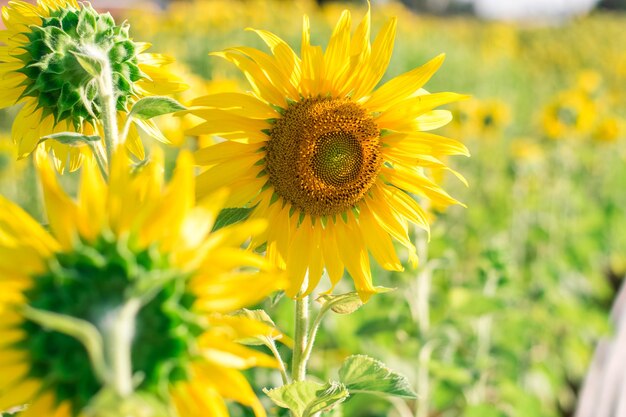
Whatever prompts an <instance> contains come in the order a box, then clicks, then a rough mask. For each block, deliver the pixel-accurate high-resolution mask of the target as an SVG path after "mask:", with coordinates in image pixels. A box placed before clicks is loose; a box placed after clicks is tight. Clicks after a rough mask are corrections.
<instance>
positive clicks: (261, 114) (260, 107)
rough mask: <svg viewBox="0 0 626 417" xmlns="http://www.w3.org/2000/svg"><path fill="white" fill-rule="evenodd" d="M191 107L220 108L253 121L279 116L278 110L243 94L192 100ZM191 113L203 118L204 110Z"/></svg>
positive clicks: (222, 94)
mask: <svg viewBox="0 0 626 417" xmlns="http://www.w3.org/2000/svg"><path fill="white" fill-rule="evenodd" d="M190 105H191V106H205V107H212V108H218V109H222V110H225V111H228V112H230V113H232V114H236V115H238V116H245V117H249V118H252V119H268V118H271V117H277V116H279V114H278V113H277V112H276V110H274V109H273V108H272V107H270V106H269V105H267V104H266V103H264V102H263V101H261V100H259V99H258V98H256V97H254V96H252V95H250V94H242V93H217V94H211V95H208V96H203V97H198V98H196V99H194V100H192V101H191V103H190ZM191 113H193V114H196V115H198V116H200V117H202V109H192V111H191Z"/></svg>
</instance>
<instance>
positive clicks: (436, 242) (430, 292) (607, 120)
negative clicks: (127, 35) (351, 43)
mask: <svg viewBox="0 0 626 417" xmlns="http://www.w3.org/2000/svg"><path fill="white" fill-rule="evenodd" d="M4 3H6V2H4ZM93 4H94V5H95V6H96V7H97V8H99V9H102V10H103V11H104V10H109V11H111V13H112V14H114V15H115V17H116V18H117V19H119V21H121V20H123V19H127V20H128V21H129V22H130V24H131V34H132V36H133V37H134V39H135V40H136V41H146V42H150V43H152V44H153V47H152V49H151V51H154V52H160V53H166V54H169V55H171V56H173V57H174V58H175V59H176V63H174V64H172V65H173V68H174V69H175V71H177V73H178V74H179V76H181V77H182V78H183V79H184V80H185V81H186V82H187V83H188V84H189V85H190V90H189V91H188V92H186V93H184V94H183V95H181V97H179V99H180V100H181V101H183V102H184V101H187V100H189V99H191V98H193V97H197V96H200V95H204V94H206V93H207V92H212V91H223V90H228V89H241V90H245V89H246V88H247V87H246V84H245V82H244V80H242V79H241V76H240V74H239V73H238V72H237V71H236V70H235V69H234V68H232V67H231V66H230V65H228V64H227V63H225V62H222V61H221V60H220V59H219V58H217V57H210V56H208V54H209V52H212V51H218V50H221V49H222V48H225V47H228V46H235V45H247V46H255V47H260V48H262V47H263V46H262V45H261V42H260V41H259V40H258V39H257V38H256V37H255V35H254V34H253V33H250V32H246V31H244V30H243V29H244V28H246V27H254V28H262V29H268V30H271V31H273V32H275V33H277V34H278V35H280V36H281V37H283V38H284V39H286V40H287V41H288V42H289V43H290V45H292V46H293V48H294V49H295V50H296V51H297V50H298V48H299V45H300V36H301V21H302V15H303V14H308V15H309V16H310V17H311V20H312V25H311V26H312V32H313V33H312V40H313V42H314V43H317V44H321V45H325V44H326V42H327V40H328V37H329V35H330V32H331V30H332V27H333V25H334V23H335V22H336V20H337V18H338V17H339V14H340V13H341V11H342V10H343V9H344V8H346V7H348V8H350V10H352V12H353V20H354V21H355V22H356V21H358V20H360V18H361V16H363V14H364V13H365V10H366V7H367V4H366V2H365V1H352V2H343V3H338V2H330V1H319V2H315V1H306V0H302V1H280V0H250V1H236V0H231V1H227V0H221V1H220V0H206V1H200V0H197V1H165V0H161V1H155V2H145V1H131V0H126V1H123V2H122V1H114V0H109V1H105V0H102V1H94V2H93ZM624 9H626V1H625V0H604V1H595V0H552V1H549V0H515V1H513V0H511V1H502V0H474V1H471V0H458V1H453V0H405V1H404V3H400V2H397V1H374V0H372V21H373V27H374V30H373V31H372V33H376V31H377V29H378V28H380V27H381V26H382V24H383V23H384V22H385V21H386V20H387V19H389V18H390V17H392V16H397V17H398V19H399V22H398V36H397V39H396V45H395V50H394V55H393V58H392V61H391V65H390V67H389V69H388V71H387V74H386V76H385V79H389V78H392V77H394V76H396V75H399V74H401V73H403V72H405V71H407V70H409V69H412V68H414V67H416V66H419V65H421V64H423V63H425V62H426V61H427V60H429V59H431V58H433V57H435V56H436V55H438V54H439V53H441V52H445V53H446V54H447V59H446V62H445V63H444V65H443V67H442V68H441V69H440V70H439V72H438V73H437V74H436V75H435V76H434V78H433V79H432V80H431V81H430V82H429V84H428V85H427V86H426V88H427V89H428V90H429V91H432V92H439V91H455V92H461V93H468V94H471V95H472V97H473V98H472V99H471V100H468V101H466V102H463V103H460V104H458V105H456V106H451V107H449V109H450V110H451V111H452V112H453V113H454V116H455V119H454V121H453V122H452V123H451V124H450V125H449V126H447V127H445V128H443V129H440V131H439V132H435V133H439V134H445V135H447V136H450V137H454V138H457V139H460V140H461V141H462V142H464V143H465V144H466V145H467V147H468V148H469V149H470V152H471V153H472V157H471V158H464V157H456V158H453V159H451V160H449V161H447V162H448V163H449V164H450V166H452V167H453V168H454V169H455V170H456V171H458V172H460V173H462V174H463V175H464V176H465V177H466V178H467V180H468V182H469V187H465V186H464V185H463V183H462V181H460V180H459V179H458V178H456V177H455V175H453V174H452V173H451V172H447V171H443V172H442V171H433V172H431V175H432V176H433V177H435V178H436V179H437V180H438V181H442V182H444V183H445V188H446V190H448V191H449V192H450V194H452V195H453V196H454V197H456V198H457V199H459V200H461V201H462V202H464V203H465V204H466V205H467V208H462V207H456V206H455V207H450V208H447V209H445V210H444V209H443V208H439V207H430V211H431V212H432V219H433V226H432V227H433V230H432V236H431V238H430V242H427V237H426V236H425V235H423V234H421V233H419V232H417V231H416V232H414V236H415V240H416V242H417V246H418V248H419V251H420V260H421V263H420V265H419V267H418V268H417V269H416V270H413V269H409V268H407V270H406V271H404V272H401V273H389V272H386V271H382V270H377V271H376V273H375V276H376V284H377V285H384V286H387V287H393V288H396V290H395V291H394V292H392V293H388V294H383V295H381V296H378V297H374V299H373V300H372V301H371V302H369V303H368V304H367V305H365V306H364V307H363V308H362V309H360V310H359V311H357V312H356V313H354V314H352V315H350V316H335V317H332V318H330V319H328V320H326V321H325V323H324V324H323V326H324V328H323V330H322V332H321V335H320V336H319V341H318V345H317V349H316V350H317V352H316V353H315V356H314V357H313V360H312V363H311V369H312V372H313V373H314V374H315V375H316V376H317V377H319V378H321V379H327V378H328V377H329V376H330V375H333V373H335V372H336V368H337V366H338V364H339V363H340V361H341V359H342V358H344V357H345V356H347V355H348V354H351V353H359V352H361V353H367V354H369V355H370V356H374V357H377V358H379V359H381V360H383V361H384V362H385V363H387V364H388V365H390V366H391V367H392V368H395V369H397V370H400V371H402V372H403V373H405V374H407V376H408V377H409V379H410V381H411V383H412V384H413V385H414V386H415V389H416V390H417V392H418V393H419V395H420V398H419V399H418V400H417V401H410V402H406V401H400V400H398V401H395V400H394V402H388V401H387V400H384V399H378V398H364V399H359V398H356V399H354V400H350V401H348V402H347V403H346V406H345V408H344V411H343V415H345V416H349V417H382V416H400V417H409V416H414V417H454V416H463V417H526V416H528V417H531V416H532V417H565V416H573V415H574V413H575V412H576V404H577V399H579V398H581V397H583V396H586V397H587V399H588V400H587V401H590V402H589V403H590V404H592V406H591V408H589V410H591V411H590V414H584V412H583V411H581V410H579V411H578V414H577V416H578V417H587V416H594V417H605V416H607V417H608V416H618V414H610V412H612V411H610V410H617V405H615V404H617V403H618V401H620V400H619V398H620V397H619V395H617V394H616V396H614V397H613V398H612V399H611V398H608V399H606V398H605V399H604V400H603V401H609V402H610V401H614V403H611V404H613V405H608V406H607V407H608V409H609V411H607V414H602V411H599V410H600V408H601V407H600V405H599V403H598V401H599V400H598V399H597V398H596V397H594V395H596V394H597V393H594V392H593V390H590V389H588V388H587V389H583V381H584V378H585V375H587V372H588V369H589V365H590V363H591V361H592V358H593V355H594V349H595V347H596V345H597V343H598V342H599V341H601V340H603V341H604V342H603V343H605V349H603V350H602V351H601V352H600V353H599V354H598V356H596V362H595V367H596V368H595V369H600V370H601V369H602V367H603V366H604V365H603V360H604V361H606V360H607V358H608V357H611V355H613V356H615V355H617V353H618V352H619V349H620V346H618V345H616V344H615V343H616V342H612V340H614V338H615V335H616V334H617V333H619V320H618V319H617V318H618V315H619V313H620V312H621V310H620V309H619V307H620V305H621V304H620V303H622V302H623V301H619V300H621V299H618V298H616V297H617V294H618V291H619V289H620V287H621V286H622V282H623V278H624V275H625V273H626V216H625V215H624V207H626V192H625V190H626V166H625V165H626V142H625V140H626V133H625V132H626V130H625V128H626V125H625V123H626V101H625V100H626V49H625V45H626V30H625V28H626V15H625V14H623V10H624ZM231 80H235V81H231ZM14 114H15V109H10V110H6V111H2V112H0V127H1V130H0V131H1V132H2V139H0V192H2V194H3V195H5V196H7V197H9V198H11V199H13V200H16V201H18V202H20V204H22V206H24V207H25V208H26V209H27V210H28V211H30V212H31V213H32V214H34V215H36V216H40V217H41V213H40V205H39V196H38V191H37V184H36V178H35V176H34V175H33V173H32V169H31V166H30V164H31V162H30V161H28V160H23V161H15V158H14V154H13V147H12V145H11V143H10V139H9V133H8V132H9V129H10V124H11V120H12V117H13V115H14ZM192 124H193V121H190V120H186V119H176V118H164V120H161V126H162V128H163V129H164V131H165V133H166V136H168V137H169V138H170V139H171V140H172V141H173V142H174V143H175V144H176V145H185V146H188V147H192V148H193V147H196V146H198V144H199V143H206V142H210V141H211V138H190V137H186V136H185V135H184V134H183V131H184V129H185V128H186V127H189V126H190V125H192ZM169 149H170V151H169V152H170V153H171V154H174V153H175V152H176V148H175V147H171V148H169ZM16 178H17V180H16ZM66 181H68V182H69V183H71V182H72V181H73V177H72V176H70V177H67V179H66ZM346 285H347V284H346ZM339 290H345V291H349V290H350V288H349V287H348V286H346V287H345V288H340V289H339ZM616 300H618V301H616ZM265 307H266V308H267V309H268V310H269V311H270V315H271V316H272V317H273V318H274V320H275V321H276V322H277V323H279V325H282V326H283V328H284V329H285V330H286V331H287V332H289V331H290V330H291V327H290V326H291V323H290V320H291V318H290V317H291V314H292V313H291V308H292V306H291V304H290V303H289V302H287V300H282V301H280V302H277V303H275V304H272V305H270V304H268V305H266V306H265ZM612 308H613V318H611V316H610V314H611V309H612ZM607 347H608V348H607ZM611 349H612V350H611ZM621 351H622V352H626V346H622V347H621ZM285 355H288V353H287V352H285ZM618 363H619V362H618ZM622 364H623V361H622ZM622 369H624V368H622ZM617 374H618V375H617V376H615V375H614V377H615V378H617V379H613V380H606V375H607V373H606V372H599V373H597V372H596V373H592V374H591V375H592V376H590V377H589V378H592V381H591V385H593V386H595V387H603V386H607V385H602V384H609V385H608V386H615V384H617V386H618V388H619V387H620V386H622V385H623V386H626V384H623V383H622V385H619V384H620V383H621V382H620V381H622V378H623V377H621V376H620V375H621V374H620V368H618V369H617ZM622 374H623V372H622ZM250 376H251V378H252V379H253V380H255V381H257V383H256V385H257V387H256V388H257V389H260V388H261V387H263V386H264V385H272V384H275V383H277V380H276V378H277V375H273V374H271V375H270V374H266V373H263V372H261V371H257V373H255V374H251V375H250ZM593 378H595V379H593ZM588 386H589V384H588ZM609 397H610V395H609ZM621 398H626V396H622V397H621ZM624 401H626V400H624ZM624 406H625V405H624V404H623V405H622V407H624ZM607 407H605V408H607ZM273 411H275V412H277V413H278V410H273ZM615 413H617V411H615ZM233 414H234V415H235V416H237V415H242V416H243V415H245V412H244V410H239V409H236V408H233Z"/></svg>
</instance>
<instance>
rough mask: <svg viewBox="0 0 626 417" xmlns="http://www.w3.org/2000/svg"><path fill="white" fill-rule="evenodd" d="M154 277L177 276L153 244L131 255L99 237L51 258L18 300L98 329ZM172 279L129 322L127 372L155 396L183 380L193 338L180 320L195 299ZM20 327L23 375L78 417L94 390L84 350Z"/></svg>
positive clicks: (193, 328)
mask: <svg viewBox="0 0 626 417" xmlns="http://www.w3.org/2000/svg"><path fill="white" fill-rule="evenodd" d="M155 273H158V274H159V276H161V277H162V276H163V275H162V274H174V275H173V276H179V277H181V278H183V277H184V275H183V274H182V273H181V272H179V271H177V270H175V269H173V268H172V267H171V266H170V265H169V261H168V259H167V257H166V256H163V255H162V254H160V253H159V251H158V250H157V248H155V247H150V248H148V249H144V250H139V251H135V250H133V249H132V248H131V247H129V246H128V245H127V244H126V243H125V242H122V241H118V240H117V239H115V238H113V237H111V236H107V237H104V236H101V237H100V238H98V239H97V240H96V241H95V242H92V243H84V244H82V245H77V246H76V247H75V248H74V249H73V250H72V251H71V252H67V253H58V254H56V255H55V257H54V258H53V259H51V261H50V262H49V268H48V270H47V272H45V273H43V274H41V275H39V276H36V277H34V280H33V282H34V286H33V287H32V288H31V289H30V290H28V291H27V292H26V298H27V299H28V300H29V301H28V304H29V305H30V306H31V307H33V308H36V309H41V310H46V311H52V312H55V313H60V314H65V315H68V316H73V317H78V318H81V319H83V320H87V321H89V322H91V323H93V324H95V325H96V326H97V327H98V326H101V325H102V319H103V317H104V316H105V315H106V313H107V311H110V310H111V309H112V308H115V307H117V306H119V305H120V304H121V303H122V302H123V300H124V295H125V293H127V292H128V291H130V289H131V287H132V285H133V283H136V282H137V281H138V280H141V279H145V278H147V277H148V275H149V274H155ZM180 281H181V280H180V279H179V280H176V279H174V280H172V281H170V283H169V284H166V285H165V287H164V288H163V289H162V290H161V291H160V292H159V294H158V295H157V296H156V297H154V299H152V301H150V302H149V303H148V304H146V305H145V306H144V307H143V308H142V310H141V311H140V313H139V315H138V317H137V323H136V330H135V337H134V340H133V349H132V361H133V371H134V372H140V373H142V374H143V376H144V379H143V380H142V382H141V385H140V387H139V388H140V389H142V390H146V391H148V392H152V393H155V394H159V392H160V391H159V390H161V389H162V388H163V387H164V386H167V384H168V383H171V382H173V381H176V380H180V379H187V373H186V365H187V364H188V363H189V361H190V360H191V356H190V355H191V353H190V344H191V340H192V339H193V338H195V337H196V336H197V335H199V334H200V333H201V329H199V328H198V327H197V325H195V324H193V323H190V322H189V320H188V319H187V317H188V316H189V315H190V313H189V311H188V310H189V309H190V308H191V305H192V303H193V302H194V300H195V297H194V296H193V295H192V294H190V293H187V292H185V291H184V290H181V288H180V287H181V286H180V285H179V283H180ZM21 326H22V330H23V331H24V332H25V333H26V334H27V337H26V338H25V339H24V340H23V341H22V342H20V345H19V346H18V348H20V349H22V350H25V351H27V352H28V354H29V356H30V358H31V362H30V363H31V368H30V371H29V376H31V377H33V378H37V379H39V380H42V381H45V383H46V384H47V386H46V388H47V389H48V390H51V391H52V392H54V393H55V397H56V398H57V399H58V400H59V401H69V402H70V404H71V405H72V411H73V415H78V414H79V411H80V410H81V409H82V408H83V407H85V405H87V403H88V402H89V400H90V399H91V398H92V397H93V395H95V394H96V393H97V392H98V390H99V389H100V388H101V386H100V384H99V383H98V381H97V380H96V377H95V375H94V374H93V371H92V368H91V364H90V362H89V359H88V356H87V353H86V351H85V348H84V347H83V345H82V344H80V343H79V342H78V341H77V340H76V339H74V338H72V337H70V336H67V335H65V334H62V333H58V332H54V331H52V332H51V331H45V330H44V329H42V328H41V327H40V326H39V325H38V324H36V323H34V322H30V321H25V322H24V323H23V324H22V325H21Z"/></svg>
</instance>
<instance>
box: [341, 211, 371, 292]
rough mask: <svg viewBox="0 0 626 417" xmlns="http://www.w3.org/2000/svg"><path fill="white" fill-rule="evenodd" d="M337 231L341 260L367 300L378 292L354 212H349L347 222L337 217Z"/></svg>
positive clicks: (358, 290)
mask: <svg viewBox="0 0 626 417" xmlns="http://www.w3.org/2000/svg"><path fill="white" fill-rule="evenodd" d="M335 231H336V236H337V248H338V249H339V254H340V256H341V260H342V262H343V263H344V264H345V266H346V269H347V270H348V272H349V273H350V276H351V277H352V280H353V281H354V286H355V288H356V290H357V292H358V293H359V297H360V298H361V300H363V301H364V302H365V301H367V300H369V298H370V297H371V296H372V294H375V293H376V289H375V288H374V286H373V285H372V272H371V270H370V261H369V255H368V254H367V249H366V246H365V242H364V241H363V236H362V235H361V231H360V230H359V228H358V227H357V224H356V221H355V220H354V217H353V215H352V213H348V221H347V222H344V221H343V220H342V219H337V224H336V228H335Z"/></svg>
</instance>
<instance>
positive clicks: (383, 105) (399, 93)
mask: <svg viewBox="0 0 626 417" xmlns="http://www.w3.org/2000/svg"><path fill="white" fill-rule="evenodd" d="M444 58H445V55H444V54H441V55H438V56H437V57H435V58H434V59H432V60H431V61H429V62H427V63H426V64H424V65H422V66H421V67H418V68H415V69H413V70H411V71H409V72H406V73H404V74H402V75H400V76H398V77H395V78H393V79H392V80H390V81H388V82H387V83H385V84H384V85H383V86H381V87H380V88H379V89H377V90H376V91H374V92H373V93H372V96H371V97H370V98H369V99H368V100H367V101H365V102H364V105H365V106H366V107H367V108H368V109H370V110H371V111H384V110H385V109H387V108H388V107H390V106H393V105H394V104H396V103H397V102H398V101H400V100H403V99H405V98H407V97H409V96H411V95H412V94H414V93H415V92H416V91H418V90H419V89H420V88H422V87H423V86H424V84H426V83H427V82H428V80H429V79H430V78H431V77H432V76H433V74H434V73H435V72H436V71H437V70H438V69H439V67H440V66H441V64H442V63H443V60H444Z"/></svg>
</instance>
